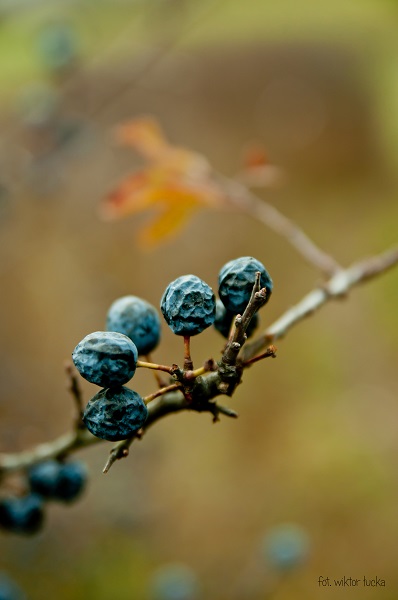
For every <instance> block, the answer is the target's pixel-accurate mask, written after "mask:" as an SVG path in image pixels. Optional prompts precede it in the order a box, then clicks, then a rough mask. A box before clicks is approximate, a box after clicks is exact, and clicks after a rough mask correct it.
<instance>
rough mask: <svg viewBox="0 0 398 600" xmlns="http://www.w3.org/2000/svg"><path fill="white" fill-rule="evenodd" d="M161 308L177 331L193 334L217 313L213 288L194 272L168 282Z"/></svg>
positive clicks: (208, 324) (182, 333)
mask: <svg viewBox="0 0 398 600" xmlns="http://www.w3.org/2000/svg"><path fill="white" fill-rule="evenodd" d="M160 308H161V310H162V313H163V316H164V318H165V319H166V323H167V324H168V326H169V327H170V328H171V330H172V331H173V333H175V334H176V335H183V336H191V335H197V334H198V333H201V332H202V331H203V330H204V329H206V328H207V327H209V326H210V325H212V323H213V322H214V319H215V316H216V299H215V296H214V293H213V290H212V289H211V288H210V287H209V286H208V285H207V283H205V282H204V281H202V280H201V279H199V277H196V276H195V275H182V276H181V277H178V278H177V279H176V280H175V281H172V282H171V283H169V285H168V286H167V288H166V291H165V292H164V294H163V297H162V300H161V303H160Z"/></svg>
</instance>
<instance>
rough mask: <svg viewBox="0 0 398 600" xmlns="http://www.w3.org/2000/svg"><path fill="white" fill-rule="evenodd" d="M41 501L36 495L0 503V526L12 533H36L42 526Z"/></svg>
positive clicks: (6, 499) (9, 499)
mask: <svg viewBox="0 0 398 600" xmlns="http://www.w3.org/2000/svg"><path fill="white" fill-rule="evenodd" d="M43 519H44V511H43V500H42V499H41V497H40V496H38V495H37V494H29V495H28V496H22V497H21V498H5V499H4V500H2V501H1V502H0V526H1V527H3V528H4V529H6V530H8V531H12V532H13V533H21V534H32V533H37V532H38V531H39V530H40V529H41V526H42V524H43Z"/></svg>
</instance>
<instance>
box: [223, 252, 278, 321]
mask: <svg viewBox="0 0 398 600" xmlns="http://www.w3.org/2000/svg"><path fill="white" fill-rule="evenodd" d="M257 271H260V273H261V279H260V285H261V288H266V289H267V292H268V299H269V297H270V295H271V292H272V288H273V283H272V279H271V277H270V275H269V273H268V271H267V270H266V268H265V267H264V265H263V264H262V263H261V262H260V261H258V260H256V259H255V258H252V257H251V256H242V257H241V258H236V259H235V260H230V261H229V262H227V264H225V265H224V266H223V268H222V269H221V271H220V274H219V276H218V286H219V288H218V293H219V296H220V298H221V300H222V303H223V304H224V306H225V308H226V309H227V310H229V311H230V312H232V313H233V314H234V315H238V314H240V315H241V314H243V312H244V310H245V308H246V306H247V305H248V303H249V300H250V296H251V293H252V290H253V285H254V283H255V280H256V272H257Z"/></svg>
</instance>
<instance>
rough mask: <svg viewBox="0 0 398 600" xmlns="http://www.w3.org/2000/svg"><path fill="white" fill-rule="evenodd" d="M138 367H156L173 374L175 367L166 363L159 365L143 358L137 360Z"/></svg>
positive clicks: (158, 369)
mask: <svg viewBox="0 0 398 600" xmlns="http://www.w3.org/2000/svg"><path fill="white" fill-rule="evenodd" d="M137 367H142V368H144V369H156V370H157V371H165V372H166V373H170V375H172V374H173V372H174V371H173V367H168V366H166V365H157V364H155V363H151V362H145V361H143V360H137Z"/></svg>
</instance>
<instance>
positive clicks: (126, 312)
mask: <svg viewBox="0 0 398 600" xmlns="http://www.w3.org/2000/svg"><path fill="white" fill-rule="evenodd" d="M106 328H107V330H108V331H118V332H119V333H124V335H127V337H129V338H130V339H131V340H132V341H133V342H134V344H135V345H136V346H137V350H138V354H140V355H145V354H149V353H150V352H152V350H154V348H156V346H157V345H158V343H159V340H160V319H159V315H158V313H157V311H156V309H155V307H154V306H152V304H149V302H146V300H142V299H141V298H138V297H137V296H123V298H119V299H118V300H115V302H114V303H113V304H112V305H111V307H110V309H109V311H108V315H107V319H106Z"/></svg>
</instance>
